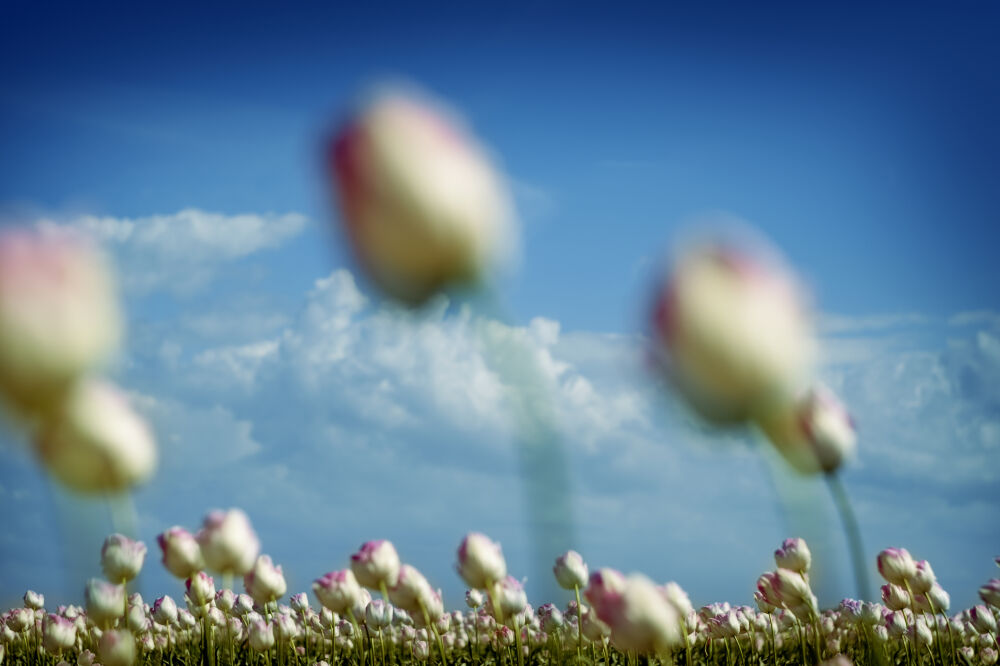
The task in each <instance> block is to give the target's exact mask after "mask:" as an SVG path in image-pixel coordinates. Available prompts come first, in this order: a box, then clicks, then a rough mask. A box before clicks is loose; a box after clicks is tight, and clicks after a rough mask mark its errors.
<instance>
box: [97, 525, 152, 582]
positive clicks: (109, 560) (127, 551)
mask: <svg viewBox="0 0 1000 666" xmlns="http://www.w3.org/2000/svg"><path fill="white" fill-rule="evenodd" d="M145 559H146V544H144V543H142V542H141V541H133V540H132V539H129V538H128V537H127V536H125V535H124V534H112V535H111V536H109V537H108V538H107V539H105V540H104V546H102V547H101V568H102V569H104V575H105V576H107V578H108V580H110V581H112V582H115V583H127V582H128V581H130V580H132V579H133V578H135V577H136V576H138V575H139V571H141V570H142V563H143V560H145Z"/></svg>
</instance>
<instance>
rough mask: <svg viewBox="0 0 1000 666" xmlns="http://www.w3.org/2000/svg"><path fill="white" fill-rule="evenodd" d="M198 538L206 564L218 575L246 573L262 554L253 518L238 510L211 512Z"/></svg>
mask: <svg viewBox="0 0 1000 666" xmlns="http://www.w3.org/2000/svg"><path fill="white" fill-rule="evenodd" d="M197 539H198V544H199V545H200V546H201V554H202V556H204V558H205V563H206V564H207V565H208V567H209V568H210V569H212V570H213V571H218V572H219V573H231V574H236V575H240V576H242V575H244V574H246V573H247V572H248V571H250V569H251V568H253V565H254V562H255V561H256V560H257V554H258V553H259V552H260V541H258V540H257V534H256V533H255V532H254V531H253V527H251V525H250V519H249V518H247V515H246V514H245V513H243V512H242V511H240V510H239V509H230V510H229V511H212V512H211V513H209V514H208V515H207V516H206V517H205V523H204V525H203V526H202V528H201V531H199V532H198V535H197Z"/></svg>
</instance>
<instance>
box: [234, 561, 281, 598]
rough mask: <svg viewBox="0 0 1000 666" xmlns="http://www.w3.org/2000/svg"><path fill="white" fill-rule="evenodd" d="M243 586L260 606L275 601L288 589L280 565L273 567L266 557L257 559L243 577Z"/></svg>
mask: <svg viewBox="0 0 1000 666" xmlns="http://www.w3.org/2000/svg"><path fill="white" fill-rule="evenodd" d="M243 585H244V587H245V588H246V591H247V593H248V594H249V595H250V596H251V597H253V600H254V601H256V602H257V604H258V605H260V606H263V605H265V604H268V603H271V602H272V601H277V600H278V599H280V598H281V597H283V596H284V595H285V592H286V591H287V589H288V586H287V585H286V584H285V576H284V574H283V573H282V571H281V565H278V566H275V565H274V563H273V562H272V561H271V558H270V557H269V556H268V555H261V556H260V557H258V558H257V562H256V563H255V564H254V566H253V568H252V569H251V570H250V571H248V572H247V574H246V575H245V576H244V577H243Z"/></svg>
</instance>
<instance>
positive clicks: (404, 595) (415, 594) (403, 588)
mask: <svg viewBox="0 0 1000 666" xmlns="http://www.w3.org/2000/svg"><path fill="white" fill-rule="evenodd" d="M431 592H432V590H431V585H430V583H428V582H427V579H426V578H424V576H423V574H421V573H420V572H419V571H418V570H417V569H416V568H414V567H412V566H410V565H409V564H404V565H402V566H401V567H400V569H399V575H398V576H397V577H396V583H395V585H393V586H392V587H391V588H389V600H390V601H391V602H392V603H393V604H395V605H396V606H398V607H399V608H402V609H404V610H408V611H410V612H412V613H420V612H421V603H422V602H423V600H425V599H426V598H427V597H428V596H429V595H430V594H431Z"/></svg>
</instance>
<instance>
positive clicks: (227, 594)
mask: <svg viewBox="0 0 1000 666" xmlns="http://www.w3.org/2000/svg"><path fill="white" fill-rule="evenodd" d="M235 606H236V593H235V592H233V591H232V590H216V591H215V607H216V608H218V609H219V610H221V611H222V612H223V613H226V614H232V612H233V608H234V607H235Z"/></svg>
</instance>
